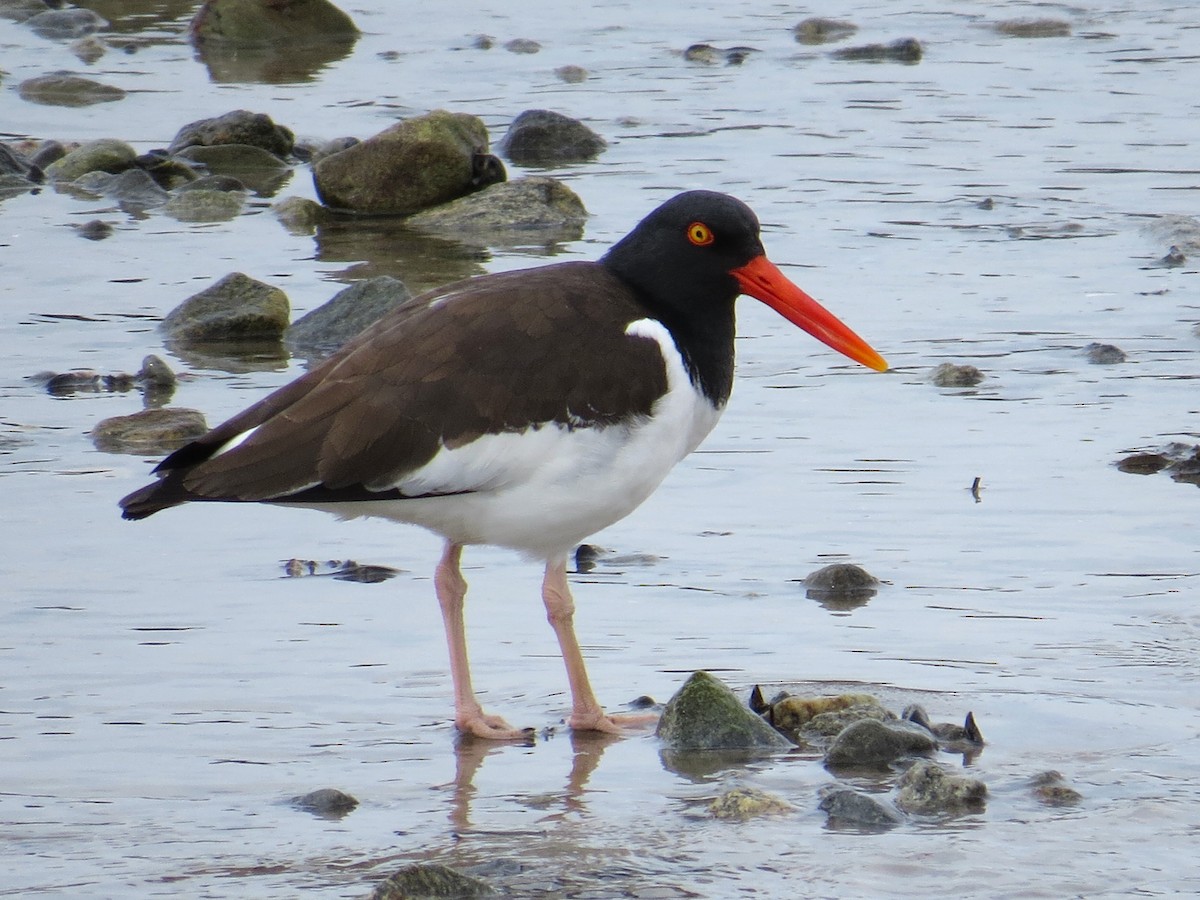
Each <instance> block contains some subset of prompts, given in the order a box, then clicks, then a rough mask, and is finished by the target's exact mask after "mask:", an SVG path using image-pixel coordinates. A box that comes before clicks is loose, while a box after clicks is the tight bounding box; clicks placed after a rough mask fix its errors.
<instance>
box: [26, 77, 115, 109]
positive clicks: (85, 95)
mask: <svg viewBox="0 0 1200 900" xmlns="http://www.w3.org/2000/svg"><path fill="white" fill-rule="evenodd" d="M17 93H19V94H20V95H21V99H22V100H25V101H26V102H28V103H38V104H41V105H43V106H69V107H77V106H92V105H94V104H96V103H112V102H114V101H116V100H124V99H125V92H124V91H123V90H121V89H120V88H119V87H114V86H113V85H110V84H101V83H100V82H99V81H94V80H92V79H91V78H82V77H80V76H79V75H72V74H71V73H69V72H55V73H52V74H50V75H38V76H35V77H34V78H28V79H26V80H25V81H22V82H21V84H20V85H19V86H18V88H17Z"/></svg>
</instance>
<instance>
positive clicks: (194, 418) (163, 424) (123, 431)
mask: <svg viewBox="0 0 1200 900" xmlns="http://www.w3.org/2000/svg"><path fill="white" fill-rule="evenodd" d="M207 431H208V425H207V423H206V422H205V421H204V414H203V413H200V412H198V411H197V410H194V409H180V408H173V409H144V410H142V411H141V412H136V413H134V414H133V415H130V416H113V417H112V418H110V419H105V420H103V421H102V422H100V423H99V424H98V425H96V427H95V428H93V429H92V432H91V435H92V442H93V443H94V444H95V445H96V449H97V450H102V451H104V452H105V453H136V454H139V455H143V454H145V455H149V454H161V453H168V452H170V451H172V450H178V449H179V448H180V447H182V446H183V445H184V444H187V443H189V442H190V441H194V440H195V439H196V438H198V437H200V435H202V434H204V433H205V432H207Z"/></svg>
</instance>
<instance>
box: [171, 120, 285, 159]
mask: <svg viewBox="0 0 1200 900" xmlns="http://www.w3.org/2000/svg"><path fill="white" fill-rule="evenodd" d="M219 144H242V145H244V146H248V147H258V148H259V149H260V150H266V151H267V152H268V153H271V154H274V155H275V156H279V157H284V156H287V155H289V154H290V153H291V152H292V148H293V147H294V146H295V144H296V136H295V135H294V134H293V133H292V131H291V129H289V128H285V127H284V126H282V125H276V124H275V122H274V121H273V120H272V119H271V117H270V116H268V115H265V114H263V113H253V112H250V111H249V110H245V109H235V110H233V111H232V112H227V113H225V114H224V115H221V116H215V117H212V118H208V119H198V120H197V121H195V122H189V123H188V124H187V125H184V126H183V127H182V128H180V129H179V131H178V132H176V134H175V137H174V138H173V139H172V141H171V143H170V145H169V146H168V147H167V152H169V153H178V152H179V151H181V150H184V149H186V148H188V147H213V146H216V145H219Z"/></svg>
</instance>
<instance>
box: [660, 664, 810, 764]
mask: <svg viewBox="0 0 1200 900" xmlns="http://www.w3.org/2000/svg"><path fill="white" fill-rule="evenodd" d="M656 734H657V735H658V737H659V739H660V740H661V741H662V742H663V744H664V745H665V746H666V747H667V748H669V749H671V750H783V749H786V748H788V747H791V746H792V742H791V741H789V740H788V739H787V738H785V737H784V736H783V735H781V734H780V733H779V732H777V731H776V730H775V729H774V728H772V727H771V726H770V725H768V724H767V723H766V722H764V721H763V720H762V719H761V718H759V717H758V716H756V715H755V714H754V713H752V712H751V711H750V710H749V709H747V708H746V707H745V706H743V705H742V702H741V701H740V700H738V698H737V696H736V695H735V694H734V693H733V691H731V690H730V689H729V688H728V687H726V686H725V685H724V684H722V683H721V682H720V681H718V680H717V679H716V678H714V677H713V676H712V675H710V674H708V673H707V672H696V673H694V674H693V675H692V676H691V678H689V679H688V680H687V682H686V683H685V684H684V685H683V687H681V688H680V689H679V690H678V691H677V692H676V694H675V696H674V697H672V698H671V699H670V700H669V701H668V702H667V705H666V707H665V708H664V709H663V714H662V718H661V719H659V722H658V730H657V732H656Z"/></svg>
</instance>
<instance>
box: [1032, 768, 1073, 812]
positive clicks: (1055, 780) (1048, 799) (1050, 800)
mask: <svg viewBox="0 0 1200 900" xmlns="http://www.w3.org/2000/svg"><path fill="white" fill-rule="evenodd" d="M1030 784H1031V786H1032V787H1033V796H1034V797H1036V798H1037V799H1038V802H1040V803H1042V804H1044V805H1046V806H1075V805H1076V804H1077V803H1080V802H1081V801H1082V800H1083V795H1082V794H1081V793H1079V791H1077V790H1075V788H1073V787H1071V786H1070V785H1068V784H1067V783H1066V782H1065V780H1064V779H1063V777H1062V773H1061V772H1055V771H1053V770H1051V771H1048V772H1041V773H1039V774H1037V775H1035V776H1034V777H1033V778H1032V779H1030Z"/></svg>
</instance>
